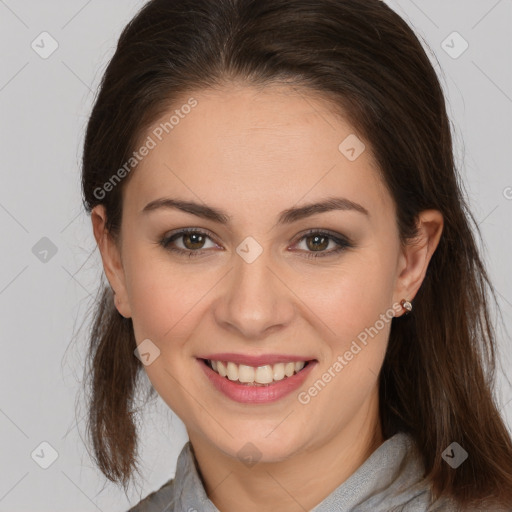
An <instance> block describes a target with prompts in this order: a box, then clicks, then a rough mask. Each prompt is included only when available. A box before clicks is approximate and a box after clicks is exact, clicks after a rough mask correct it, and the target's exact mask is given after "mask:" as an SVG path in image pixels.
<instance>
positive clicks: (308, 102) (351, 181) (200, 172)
mask: <svg viewBox="0 0 512 512" xmlns="http://www.w3.org/2000/svg"><path fill="white" fill-rule="evenodd" d="M187 105H194V106H193V107H192V108H190V107H189V106H187ZM148 137H149V138H151V139H152V141H153V143H154V147H153V148H152V149H151V150H150V151H149V153H148V154H147V156H145V157H144V158H143V159H142V160H141V161H140V163H139V164H138V166H137V167H136V171H135V172H134V174H133V176H131V178H132V179H131V180H130V181H129V183H128V184H127V185H128V186H127V190H126V194H125V200H126V201H127V202H129V203H130V205H131V207H134V208H135V209H137V210H138V211H140V210H141V209H142V208H143V207H144V205H145V204H146V203H147V202H148V201H151V200H154V199H156V198H158V197H162V196H164V195H169V196H180V197H181V198H188V199H192V198H193V199H194V200H197V199H198V198H199V199H201V200H203V201H205V202H207V203H208V204H213V205H215V204H217V205H219V206H221V205H226V204H229V205H230V206H232V208H231V210H232V211H233V212H236V210H237V208H243V209H244V210H247V209H251V208H256V209H257V210H253V211H259V212H260V214H262V215H263V214H264V212H265V211H269V212H270V211H273V210H275V209H276V205H277V204H278V203H279V204H278V206H279V208H277V209H279V211H280V210H281V208H280V207H281V206H285V207H288V206H291V205H293V204H296V203H298V202H301V201H303V202H310V201H311V200H313V199H316V198H319V197H325V196H326V195H331V196H332V195H343V196H345V197H347V198H349V199H351V200H353V201H357V202H359V203H362V204H364V205H365V206H367V208H368V209H370V208H372V207H373V208H375V206H379V207H380V208H389V207H391V206H392V205H391V203H390V198H389V197H387V194H386V192H385V190H384V187H383V184H382V183H381V182H380V179H379V177H378V173H377V170H376V165H375V162H374V159H373V156H372V154H371V148H370V146H369V143H368V142H367V141H364V142H363V140H362V137H360V136H357V135H356V134H355V133H354V129H353V128H352V127H351V126H350V124H348V122H347V121H346V120H345V119H344V118H343V117H341V116H340V115H337V114H336V113H335V112H334V111H333V108H332V104H330V103H328V102H326V101H323V100H322V99H320V98H319V97H318V96H317V95H313V94H311V93H309V92H308V91H306V90H304V89H297V88H295V87H291V86H286V85H279V86H276V85H273V86H267V87H265V88H255V87H251V86H241V85H232V86H226V87H223V88H221V89H218V90H211V89H208V90H200V91H195V92H190V93H189V94H187V95H183V96H182V97H181V98H180V100H178V101H175V102H174V104H173V106H172V107H171V108H169V110H168V111H167V112H166V113H165V114H164V115H162V116H161V117H160V118H159V119H157V120H156V121H155V122H154V123H153V124H152V125H151V126H150V127H149V128H148V129H147V130H146V131H145V133H144V134H143V137H142V138H141V140H142V141H146V140H148ZM344 141H347V142H344ZM340 144H341V147H340ZM363 144H364V146H363ZM351 146H352V147H354V148H355V150H356V153H355V156H357V155H358V153H359V152H360V151H362V152H361V153H360V154H359V156H357V158H356V159H353V156H354V152H352V153H350V152H349V153H347V149H349V151H350V150H351ZM362 148H365V149H364V150H362ZM351 155H352V157H351V158H349V157H350V156H351ZM223 209H226V208H225V207H223Z"/></svg>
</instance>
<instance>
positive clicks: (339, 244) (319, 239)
mask: <svg viewBox="0 0 512 512" xmlns="http://www.w3.org/2000/svg"><path fill="white" fill-rule="evenodd" d="M331 242H332V243H333V248H332V249H331V250H326V249H327V248H328V247H329V244H330V243H331ZM301 243H303V245H304V246H305V248H301V247H299V249H301V250H303V252H304V253H305V257H306V258H319V257H324V256H335V255H336V254H338V253H340V252H343V251H345V250H346V249H349V248H352V247H354V244H353V243H352V242H350V241H349V240H348V239H347V238H345V237H344V236H343V235H338V234H336V235H334V234H331V233H328V232H324V231H318V230H311V231H309V232H308V233H306V234H305V235H303V236H302V238H300V239H299V243H298V244H297V246H300V245H301Z"/></svg>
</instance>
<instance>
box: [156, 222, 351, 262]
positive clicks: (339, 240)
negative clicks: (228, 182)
mask: <svg viewBox="0 0 512 512" xmlns="http://www.w3.org/2000/svg"><path fill="white" fill-rule="evenodd" d="M186 234H197V235H203V236H206V237H208V238H210V239H212V237H211V236H210V235H209V234H208V233H206V232H204V231H200V230H198V229H195V228H186V229H182V230H180V231H179V232H177V233H174V234H172V235H170V236H167V237H165V238H163V239H162V240H161V241H160V245H161V246H162V247H163V248H164V249H166V250H167V251H171V252H174V253H176V254H178V255H179V256H188V257H189V258H193V257H197V256H201V255H202V254H203V253H204V252H205V251H204V250H201V249H198V250H196V251H191V250H186V249H177V248H175V247H172V246H171V245H170V244H171V243H172V242H173V241H174V240H176V239H179V238H180V237H182V236H183V235H186ZM311 235H320V236H323V237H325V238H328V239H330V240H332V241H334V242H335V243H336V244H338V247H337V248H336V249H332V250H330V251H327V252H325V251H318V252H317V251H307V252H308V254H306V255H305V257H306V258H309V259H312V258H314V259H316V258H325V257H328V256H334V255H336V254H339V253H340V252H342V251H345V250H346V249H350V248H352V247H354V245H353V244H352V243H351V242H350V241H349V240H348V239H346V238H345V237H340V236H334V235H333V234H331V233H329V232H328V231H323V230H318V229H311V230H309V231H308V232H306V233H304V234H303V235H302V236H301V237H300V238H299V240H298V241H297V242H296V243H300V242H301V241H302V240H304V239H305V238H307V237H308V236H311ZM212 241H213V240H212Z"/></svg>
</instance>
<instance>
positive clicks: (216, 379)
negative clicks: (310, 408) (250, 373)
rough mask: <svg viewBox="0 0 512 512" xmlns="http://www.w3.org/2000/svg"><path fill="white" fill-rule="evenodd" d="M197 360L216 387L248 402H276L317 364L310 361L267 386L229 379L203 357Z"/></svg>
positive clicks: (303, 378) (241, 400) (294, 388)
mask: <svg viewBox="0 0 512 512" xmlns="http://www.w3.org/2000/svg"><path fill="white" fill-rule="evenodd" d="M197 361H198V363H199V365H200V366H201V368H202V369H203V371H204V373H205V374H206V376H207V377H208V379H209V380H210V382H211V383H212V384H213V385H214V386H215V388H217V389H218V390H219V391H220V392H221V393H223V394H224V395H226V396H227V397H228V398H231V400H234V401H235V402H241V403H246V404H247V403H249V404H262V403H269V402H275V401H277V400H279V399H280V398H282V397H284V396H286V395H288V394H290V393H292V392H293V391H295V390H296V389H297V388H299V387H300V386H301V384H302V383H303V382H304V381H305V380H306V378H307V376H308V375H309V374H310V372H311V370H312V369H313V367H314V366H315V365H316V361H310V362H309V363H308V365H307V366H305V367H304V368H303V369H302V370H301V371H300V372H299V373H295V374H293V375H292V376H291V377H285V378H284V379H283V380H279V381H276V382H273V383H271V384H268V385H265V386H249V385H246V384H239V383H238V382H236V381H232V380H229V379H228V378H227V377H221V376H220V375H219V374H218V373H217V372H214V371H213V370H212V369H211V368H210V367H209V366H208V365H207V364H206V362H205V361H204V360H203V359H197Z"/></svg>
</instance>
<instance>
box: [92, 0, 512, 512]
mask: <svg viewBox="0 0 512 512" xmlns="http://www.w3.org/2000/svg"><path fill="white" fill-rule="evenodd" d="M233 80H237V81H242V82H244V83H247V84H250V85H257V84H270V83H283V82H287V83H291V84H293V85H294V86H295V87H297V90H300V91H303V92H305V94H308V91H309V92H310V93H315V94H320V95H321V96H322V97H324V98H325V99H326V100H327V99H328V100H329V101H334V102H335V104H336V105H338V106H339V107H340V112H343V115H344V116H345V118H346V119H347V120H348V122H349V123H350V124H351V125H352V126H353V127H354V129H355V130H356V131H357V133H358V134H361V136H362V137H363V138H364V139H365V140H366V141H368V143H369V144H370V146H371V148H372V151H373V154H374V155H375V158H376V160H377V162H378V165H379V171H380V172H381V174H382V178H383V181H384V183H385V185H386V187H387V188H388V190H389V192H390V194H391V196H392V198H393V200H394V202H395V205H396V210H397V218H396V222H397V225H398V227H399V232H400V238H401V241H402V242H403V243H406V242H407V241H409V240H410V239H412V238H413V237H414V235H415V226H416V223H415V221H416V220H417V216H418V214H419V212H421V211H422V210H425V209H430V208H433V209H437V210H440V211H441V213H442V214H443V216H444V230H443V234H442V237H441V240H440V242H439V245H438V248H437V250H436V251H435V253H434V255H433V257H432V259H431V261H430V264H429V267H428V270H427V273H426V276H425V279H424V281H423V283H422V285H421V287H420V289H419V291H418V293H417V295H416V297H415V299H414V310H413V312H412V313H411V314H410V315H408V316H406V317H402V318H400V319H394V320H393V322H392V327H391V332H390V339H389V347H388V351H387V354H386V357H385V360H384V364H383V367H382V371H381V374H380V408H381V410H380V415H381V419H382V424H383V431H384V436H385V437H386V438H388V437H390V436H391V435H393V434H394V433H396V432H398V431H406V432H409V433H410V434H412V435H413V436H414V438H415V440H416V442H417V444H418V447H419V449H420V452H421V454H422V457H423V461H424V464H425V468H426V475H427V476H428V477H429V478H430V480H431V483H432V490H433V492H434V496H436V497H441V496H446V497H450V498H453V499H454V500H455V501H456V502H458V504H459V505H460V506H469V505H478V506H491V505H492V506H499V505H510V504H512V442H511V437H510V433H509V432H508V430H507V428H506V426H505V424H504V422H503V419H502V418H501V417H500V414H499V411H498V408H497V405H496V403H495V399H494V396H493V386H494V378H495V365H496V359H497V358H496V353H495V352H496V341H495V340H496V334H495V331H494V327H493V323H492V319H491V318H490V314H491V313H490V312H491V309H490V306H491V301H493V303H494V305H495V306H496V309H497V310H498V311H499V306H498V303H497V300H496V294H495V291H494V289H493V286H492V283H491V282H490V280H489V277H488V275H487V273H486V269H485V266H484V263H483V261H482V258H481V255H480V253H479V249H478V247H477V244H476V234H478V236H481V235H480V232H479V230H478V225H477V223H476V222H475V219H474V218H473V216H472V214H471V212H470V211H469V208H468V206H467V202H466V199H465V194H464V193H463V184H462V183H461V181H460V176H459V174H458V172H457V169H456V168H455V164H454V159H453V148H452V137H451V129H450V122H449V118H448V116H447V112H446V105H445V99H444V96H443V92H442V88H441V86H440V83H439V80H438V77H437V75H436V72H435V70H434V68H433V66H432V64H431V62H430V61H429V58H428V56H427V54H426V53H425V51H424V49H423V47H422V45H421V44H420V42H419V40H418V38H417V37H416V36H415V34H414V32H413V31H412V30H411V28H410V27H409V26H408V25H407V23H406V22H405V21H404V20H403V19H402V18H400V16H398V15H397V14H396V13H395V12H394V11H393V10H391V9H390V8H389V7H388V6H387V5H386V4H385V3H384V2H382V1H380V0H315V1H314V2H313V1H311V0H152V1H150V2H148V3H147V4H146V5H145V6H144V7H143V8H142V9H141V10H140V11H139V13H138V14H137V15H136V16H135V18H134V19H133V20H132V21H130V23H129V24H128V25H127V26H126V27H125V29H124V30H123V32H122V34H121V36H120V38H119V41H118V45H117V49H116V51H115V54H114V56H113V58H112V59H111V61H110V63H109V65H108V67H107V69H106V71H105V73H104V76H103V79H102V82H101V86H100V90H99V94H98V96H97V98H96V101H95V104H94V108H93V110H92V114H91V116H90V120H89V123H88V126H87V132H86V138H85V144H84V151H83V162H82V163H83V169H82V187H83V196H84V205H85V208H86V210H87V212H88V213H90V211H91V209H92V208H93V207H94V206H96V205H97V204H103V205H104V206H105V208H106V212H107V226H106V228H107V230H108V232H109V235H110V236H112V237H113V239H115V240H117V239H118V236H119V234H120V221H121V213H122V196H121V190H122V188H123V186H124V185H125V184H126V182H127V180H129V176H128V177H124V179H123V180H121V182H120V183H118V184H116V186H113V187H110V189H109V191H108V192H105V188H104V184H105V183H106V182H108V181H109V179H111V177H112V176H113V174H115V173H116V171H117V170H118V169H119V168H121V167H122V166H123V165H124V164H125V163H126V162H127V161H129V159H130V157H131V156H132V153H133V151H134V150H135V149H136V147H137V142H138V141H139V140H140V137H141V136H142V134H143V133H144V130H145V129H146V128H147V127H148V126H149V125H150V124H151V123H153V122H154V121H155V120H156V119H157V118H158V117H159V116H160V115H162V114H163V113H164V112H166V111H167V110H168V109H169V108H170V105H173V102H175V101H176V99H177V98H178V96H180V97H182V96H183V95H184V94H187V93H188V92H189V91H193V90H196V91H197V90H201V89H205V88H209V87H215V86H220V85H223V84H226V83H229V82H230V81H233ZM131 172H132V173H133V172H137V171H136V169H134V170H133V171H131ZM472 226H473V228H474V230H473V229H472ZM99 293H100V297H99V300H98V301H97V304H96V307H95V310H94V318H93V324H92V329H91V332H90V338H89V340H90V345H89V353H88V362H89V364H88V366H87V367H86V373H87V376H86V379H87V382H88V385H89V390H90V399H89V403H88V423H87V424H88V433H89V435H90V436H91V440H92V444H93V449H94V456H95V462H96V463H97V464H98V467H99V468H100V469H101V471H102V472H103V473H104V474H105V475H106V477H107V478H109V479H110V480H112V481H114V482H117V483H122V484H123V485H124V486H125V489H126V488H127V485H128V482H129V480H130V479H131V478H132V477H133V473H134V470H135V469H136V467H137V429H136V425H135V418H134V414H135V409H134V403H135V402H134V395H135V393H136V391H137V389H138V376H140V373H141V372H143V365H142V364H141V363H140V361H139V360H138V359H137V358H136V357H135V356H134V354H133V351H134V349H135V347H136V343H135V338H134V333H133V326H132V323H131V319H126V318H123V317H122V316H121V315H120V314H119V313H118V312H117V310H116V309H115V307H114V303H113V300H112V292H111V290H110V288H109V287H108V286H107V287H102V288H101V289H100V291H99ZM154 394H155V393H154V390H153V389H151V391H150V396H154ZM452 442H457V443H459V444H460V445H461V446H462V447H463V448H464V449H465V450H466V452H468V454H469V457H468V459H467V460H466V461H465V462H464V463H463V464H462V465H460V466H459V467H458V468H457V469H452V467H450V466H449V465H448V464H447V463H446V462H445V461H444V460H443V458H442V453H443V451H444V450H445V449H446V448H447V447H448V446H449V445H450V444H451V443H452ZM486 499H488V501H486Z"/></svg>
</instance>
